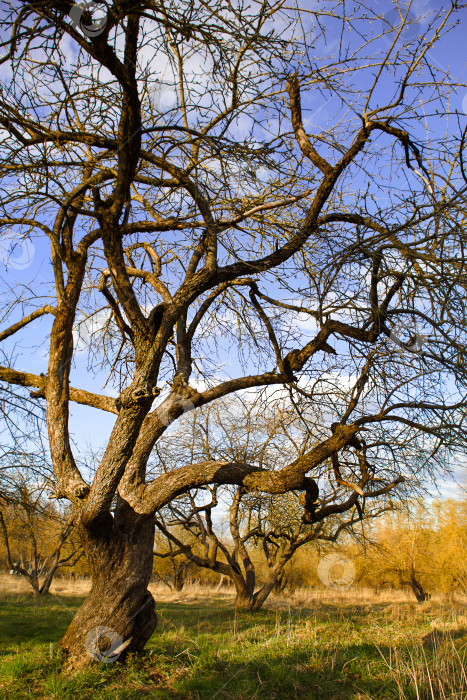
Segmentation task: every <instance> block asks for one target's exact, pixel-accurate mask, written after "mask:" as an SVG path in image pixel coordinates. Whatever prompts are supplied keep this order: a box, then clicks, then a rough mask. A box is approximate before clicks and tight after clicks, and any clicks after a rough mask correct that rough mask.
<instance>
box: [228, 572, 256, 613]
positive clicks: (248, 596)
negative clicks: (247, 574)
mask: <svg viewBox="0 0 467 700" xmlns="http://www.w3.org/2000/svg"><path fill="white" fill-rule="evenodd" d="M232 581H233V582H234V586H235V590H236V592H237V595H236V598H235V608H236V609H237V610H249V611H251V610H253V609H254V605H255V596H254V580H253V581H251V580H247V581H245V579H244V578H243V576H241V575H234V576H232Z"/></svg>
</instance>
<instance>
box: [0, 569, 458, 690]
mask: <svg viewBox="0 0 467 700" xmlns="http://www.w3.org/2000/svg"><path fill="white" fill-rule="evenodd" d="M12 578H13V577H6V576H4V577H0V698H9V699H16V698H18V699H19V698H21V699H23V698H41V700H43V699H46V698H47V699H48V698H73V699H74V700H76V696H77V694H79V695H80V697H81V698H83V700H84V699H86V700H88V698H99V699H100V698H103V699H106V698H108V699H109V700H110V698H112V700H124V699H125V700H126V699H130V698H158V699H160V700H165V699H167V700H169V699H170V700H172V699H182V698H187V699H188V698H189V699H193V700H198V699H201V698H202V699H203V700H204V699H206V700H211V699H215V700H222V699H229V700H243V699H245V700H246V699H249V698H258V699H260V698H264V699H267V700H270V699H272V698H287V700H291V699H292V698H309V699H310V700H311V699H313V700H314V699H316V700H326V699H329V700H331V699H334V700H370V699H371V700H373V699H374V698H410V699H411V698H414V699H415V698H420V699H422V698H430V699H432V698H456V699H457V700H459V699H464V700H465V698H467V600H462V599H460V598H457V599H456V600H452V599H451V600H447V599H444V598H443V597H442V596H438V597H437V598H436V599H435V596H433V600H431V601H430V602H427V603H423V604H422V605H419V604H417V603H413V602H411V600H410V595H408V594H406V593H403V592H392V593H383V594H382V595H379V596H375V595H374V594H373V593H372V592H371V591H365V590H359V589H350V590H349V591H345V592H335V591H330V590H324V591H305V590H304V591H299V592H297V593H295V594H294V595H293V596H291V597H289V598H287V597H282V598H272V599H271V601H270V602H269V604H268V605H267V607H265V609H264V610H263V611H260V612H259V613H240V614H236V613H235V610H234V608H233V597H232V594H231V593H230V592H229V591H223V592H219V591H216V590H215V589H211V590H208V589H202V588H200V587H196V586H188V587H187V588H186V590H184V591H182V592H181V593H178V594H175V595H174V594H172V593H171V592H170V591H169V590H168V589H167V588H165V587H155V588H154V590H153V593H154V595H155V597H156V600H158V611H157V612H158V615H159V621H160V624H159V626H158V629H157V631H156V633H155V634H154V635H153V637H152V639H151V641H150V643H149V644H148V647H147V651H146V653H145V654H144V656H143V657H142V658H139V659H130V660H129V662H128V663H127V664H126V665H125V666H123V665H121V664H119V663H109V664H98V663H96V664H95V665H93V666H92V667H91V668H90V669H87V670H85V671H83V672H81V673H79V674H78V675H74V676H65V675H64V674H63V673H62V672H61V658H60V653H59V651H58V641H59V639H60V637H61V635H62V634H63V632H64V631H65V629H66V627H67V625H68V623H69V621H70V619H71V617H72V615H73V613H74V611H75V610H76V609H77V608H78V606H79V605H80V602H81V600H82V596H83V594H84V593H85V589H86V586H87V584H86V583H85V582H83V583H80V582H78V583H76V582H75V583H66V582H60V581H57V582H56V584H55V587H54V589H52V590H53V595H51V596H49V597H47V598H40V597H39V596H35V597H34V596H33V595H32V593H29V591H28V590H27V588H26V586H25V585H24V583H23V582H21V581H17V580H15V581H11V579H12ZM14 578H15V579H16V577H14Z"/></svg>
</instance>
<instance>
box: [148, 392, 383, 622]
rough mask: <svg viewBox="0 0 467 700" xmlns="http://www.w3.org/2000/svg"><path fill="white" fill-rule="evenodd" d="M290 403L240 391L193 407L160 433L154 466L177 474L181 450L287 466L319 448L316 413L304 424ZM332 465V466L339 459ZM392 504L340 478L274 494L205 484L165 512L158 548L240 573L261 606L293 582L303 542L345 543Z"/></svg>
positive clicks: (243, 591)
mask: <svg viewBox="0 0 467 700" xmlns="http://www.w3.org/2000/svg"><path fill="white" fill-rule="evenodd" d="M287 403H288V402H285V401H284V400H283V399H282V400H281V399H279V400H275V401H271V400H270V401H269V402H268V405H267V406H264V405H263V403H262V402H261V401H252V400H248V399H237V400H235V399H232V398H231V399H230V400H228V401H226V400H225V399H224V400H221V401H218V402H216V404H215V405H214V406H209V407H206V408H204V409H198V410H197V411H195V412H194V413H190V415H189V416H186V417H185V418H184V419H183V420H182V421H181V422H180V424H179V426H178V428H177V429H176V430H175V431H171V432H170V434H168V435H167V436H164V438H162V439H161V440H160V441H159V443H158V445H157V448H156V450H155V454H156V455H157V457H158V461H157V464H151V474H155V473H158V472H159V473H160V472H163V473H166V474H167V473H172V472H173V471H174V469H175V468H176V464H177V462H178V461H180V459H182V461H184V462H188V463H189V462H196V461H198V462H199V461H202V462H208V461H220V460H222V459H223V460H226V461H229V462H233V461H235V460H238V461H239V460H241V461H242V462H246V463H254V462H258V463H259V465H260V466H261V468H262V469H268V470H271V471H274V470H278V469H280V467H281V465H282V464H288V463H291V462H293V461H294V459H297V458H299V457H300V456H301V455H303V454H305V453H306V452H307V451H308V449H309V447H310V445H309V441H310V427H311V424H312V421H311V416H308V421H307V425H306V429H304V426H303V423H302V421H301V420H299V417H298V416H297V415H296V412H295V410H294V409H293V407H290V405H289V406H288V408H287ZM284 404H285V405H284ZM323 466H324V467H325V469H327V471H328V473H329V472H330V471H331V472H332V468H331V465H330V463H328V464H325V465H323ZM320 476H324V474H320ZM361 476H362V475H360V477H361ZM219 494H220V495H219ZM370 498H371V496H370ZM224 504H225V505H226V506H227V507H228V532H227V533H224V532H222V531H221V532H219V530H222V519H221V521H220V522H219V517H220V513H219V508H221V513H222V507H223V505H224ZM331 504H332V506H334V507H335V506H336V505H338V506H339V510H338V511H334V512H337V513H340V514H341V515H343V516H344V517H337V516H335V515H334V516H333V517H331V513H332V512H333V511H332V508H331V511H330V512H329V515H328V517H325V518H322V517H321V513H322V512H326V511H325V510H323V509H325V508H329V507H330V506H331ZM391 507H392V506H391V503H390V502H387V503H386V504H385V505H384V506H383V505H382V504H380V503H378V504H377V506H376V507H371V505H370V506H368V504H365V502H364V501H361V499H358V500H356V501H352V500H350V501H349V500H347V502H346V503H345V504H343V503H342V489H341V485H340V484H339V481H338V480H337V479H336V478H334V479H329V478H328V479H327V482H323V485H322V488H321V490H319V489H318V488H317V486H316V482H315V481H314V480H311V479H310V480H309V482H306V483H305V491H304V492H301V493H300V495H298V494H295V493H293V492H290V493H286V494H282V495H281V496H267V495H265V494H255V493H249V492H247V491H246V490H245V489H244V488H243V487H241V486H240V487H238V488H237V489H234V490H233V491H232V489H231V488H230V489H228V488H227V489H226V488H225V487H224V488H222V487H219V486H217V485H214V486H212V487H208V491H207V492H206V490H205V489H202V490H201V491H199V492H190V493H189V494H187V495H183V496H180V497H179V498H178V499H176V500H174V501H173V502H172V503H171V504H169V505H168V506H167V507H166V508H165V509H163V510H162V511H161V512H159V513H157V514H156V526H157V527H158V529H159V530H160V532H161V533H163V534H164V535H165V537H166V539H167V541H168V543H169V549H168V551H166V552H164V553H160V552H157V556H163V557H170V558H172V560H173V561H177V563H178V565H180V557H181V555H184V556H185V557H186V560H187V561H190V562H193V563H194V564H196V565H197V566H200V567H203V568H206V569H210V570H212V571H215V572H216V573H219V574H221V575H222V576H226V577H228V578H230V579H231V581H232V582H233V584H234V586H235V589H236V594H237V595H236V603H235V604H236V607H237V608H239V609H244V610H251V611H256V610H259V609H260V608H261V607H262V605H263V603H264V602H265V601H266V600H267V598H268V596H269V594H270V593H271V592H272V591H273V590H274V589H277V588H280V586H281V583H283V584H284V585H285V581H284V580H283V579H284V567H285V565H286V564H287V562H289V561H290V560H291V558H292V557H293V555H294V554H295V552H296V551H297V550H298V549H299V548H300V547H302V546H303V545H306V544H309V543H311V542H316V543H318V542H323V541H324V542H336V541H337V539H338V538H339V535H340V534H341V533H342V532H349V531H350V530H352V529H353V526H355V525H357V524H360V523H361V522H362V521H363V520H372V519H374V518H377V517H378V516H379V515H381V514H382V513H383V512H386V510H387V509H388V508H391ZM362 509H365V513H363V510H362ZM216 520H217V524H216ZM258 549H259V550H260V551H261V552H262V554H263V559H264V561H265V564H266V570H267V573H266V576H265V577H264V576H263V578H264V581H263V582H262V585H261V586H260V587H259V588H258V590H256V589H257V586H258V574H257V567H256V566H255V562H254V557H253V556H252V551H254V550H258Z"/></svg>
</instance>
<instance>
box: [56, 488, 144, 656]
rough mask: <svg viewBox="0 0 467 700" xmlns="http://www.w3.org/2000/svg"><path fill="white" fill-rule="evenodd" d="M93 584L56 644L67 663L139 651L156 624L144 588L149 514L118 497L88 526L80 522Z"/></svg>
mask: <svg viewBox="0 0 467 700" xmlns="http://www.w3.org/2000/svg"><path fill="white" fill-rule="evenodd" d="M79 528H80V536H81V539H82V541H83V545H84V550H85V555H86V557H87V560H88V564H89V567H90V571H91V579H92V587H91V591H90V593H89V595H88V596H87V598H86V600H85V601H84V603H83V605H82V606H81V608H80V609H79V610H78V612H77V614H76V615H75V617H74V619H73V621H72V622H71V624H70V626H69V628H68V629H67V631H66V633H65V635H64V637H63V638H62V640H61V642H60V644H61V646H62V648H63V649H64V650H65V651H66V653H67V655H68V662H69V664H68V666H69V668H79V667H80V666H82V665H84V664H86V663H89V662H90V661H91V660H92V659H95V660H98V661H103V662H105V663H109V662H113V661H117V660H123V659H124V658H125V656H126V655H127V654H128V653H129V652H139V651H141V650H142V649H143V648H144V646H145V644H146V642H147V641H148V640H149V638H150V636H151V635H152V633H153V631H154V630H155V628H156V625H157V616H156V613H155V601H154V598H153V597H152V595H151V593H150V592H149V591H148V588H147V586H148V584H149V580H150V577H151V572H152V562H153V554H152V552H153V543H154V520H153V518H152V517H141V516H138V515H137V514H136V513H134V511H132V510H131V509H130V508H129V507H128V506H127V505H126V504H124V503H122V502H121V501H120V502H119V506H118V508H117V511H116V513H115V517H112V516H111V515H107V516H106V517H105V518H104V519H102V520H101V521H100V522H99V523H98V524H96V525H94V526H93V528H92V529H88V528H86V527H85V526H84V525H83V524H80V525H79Z"/></svg>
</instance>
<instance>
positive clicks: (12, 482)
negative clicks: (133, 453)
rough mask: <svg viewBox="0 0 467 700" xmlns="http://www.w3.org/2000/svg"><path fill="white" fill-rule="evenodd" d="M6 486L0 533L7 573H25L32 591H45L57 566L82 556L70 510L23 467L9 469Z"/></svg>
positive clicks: (1, 497) (0, 498)
mask: <svg viewBox="0 0 467 700" xmlns="http://www.w3.org/2000/svg"><path fill="white" fill-rule="evenodd" d="M8 482H9V489H8V492H7V493H5V492H4V493H3V494H0V533H1V541H2V544H3V546H4V553H5V559H6V564H7V566H8V568H9V569H10V573H16V574H20V575H22V576H24V577H25V578H26V579H27V581H28V582H29V583H30V584H31V586H32V589H33V591H34V593H39V594H41V595H46V594H47V593H49V590H50V585H51V583H52V580H53V578H54V576H55V574H56V573H57V571H58V570H60V569H63V568H64V567H72V566H74V565H75V564H76V563H77V562H78V561H79V559H80V558H81V557H82V555H83V552H82V551H80V549H81V546H80V543H79V542H78V541H77V540H76V538H74V537H73V522H72V520H71V518H70V513H67V512H66V511H65V512H63V511H62V512H61V511H60V510H59V508H58V507H57V506H56V505H55V504H53V503H51V501H50V500H48V499H47V482H45V483H44V480H42V481H39V482H38V480H37V474H36V475H31V473H30V472H28V471H26V470H25V469H24V467H23V468H22V469H21V468H18V466H17V465H15V467H14V468H13V469H11V468H10V469H9V470H8Z"/></svg>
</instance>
